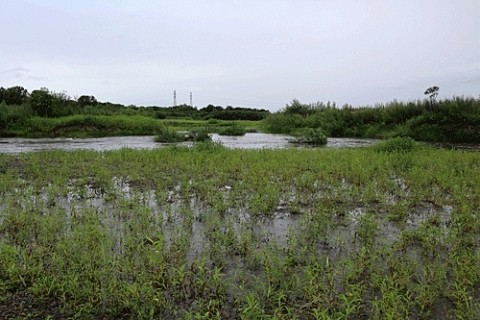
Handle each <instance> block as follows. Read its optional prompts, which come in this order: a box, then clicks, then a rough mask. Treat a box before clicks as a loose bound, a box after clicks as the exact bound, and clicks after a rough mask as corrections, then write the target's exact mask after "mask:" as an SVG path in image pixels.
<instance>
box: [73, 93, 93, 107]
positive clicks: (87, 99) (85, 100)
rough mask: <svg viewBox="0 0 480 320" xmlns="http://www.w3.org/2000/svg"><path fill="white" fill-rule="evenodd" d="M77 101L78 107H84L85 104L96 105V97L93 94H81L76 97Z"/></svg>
mask: <svg viewBox="0 0 480 320" xmlns="http://www.w3.org/2000/svg"><path fill="white" fill-rule="evenodd" d="M77 103H78V105H79V106H80V107H86V106H96V105H97V103H98V101H97V99H95V97H94V96H87V95H83V96H80V97H79V98H78V99H77Z"/></svg>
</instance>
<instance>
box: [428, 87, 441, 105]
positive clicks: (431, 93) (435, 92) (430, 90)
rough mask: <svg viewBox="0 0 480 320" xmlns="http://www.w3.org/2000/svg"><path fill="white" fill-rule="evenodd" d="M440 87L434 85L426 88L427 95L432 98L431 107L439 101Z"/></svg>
mask: <svg viewBox="0 0 480 320" xmlns="http://www.w3.org/2000/svg"><path fill="white" fill-rule="evenodd" d="M439 89H440V88H439V87H437V86H433V87H430V88H428V89H427V90H425V95H428V98H429V100H430V108H432V109H433V107H434V106H435V104H436V103H437V96H438V90H439Z"/></svg>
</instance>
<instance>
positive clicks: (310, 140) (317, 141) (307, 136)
mask: <svg viewBox="0 0 480 320" xmlns="http://www.w3.org/2000/svg"><path fill="white" fill-rule="evenodd" d="M293 142H294V143H299V144H308V145H314V146H323V145H326V144H327V136H326V135H325V133H323V130H322V129H320V128H316V129H313V128H307V129H305V130H303V132H302V133H301V134H300V135H299V136H297V137H296V138H295V139H294V140H293Z"/></svg>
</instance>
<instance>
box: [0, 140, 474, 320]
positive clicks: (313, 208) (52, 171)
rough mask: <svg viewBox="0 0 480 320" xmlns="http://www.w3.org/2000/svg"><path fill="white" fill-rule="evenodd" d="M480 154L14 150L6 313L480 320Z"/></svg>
mask: <svg viewBox="0 0 480 320" xmlns="http://www.w3.org/2000/svg"><path fill="white" fill-rule="evenodd" d="M479 157H480V154H479V153H474V152H459V151H451V150H437V149H428V148H422V147H416V148H414V149H413V150H410V151H409V152H378V150H376V148H375V147H370V148H364V149H342V150H334V149H326V148H322V149H285V150H229V149H226V148H223V147H222V146H220V145H218V144H215V143H213V142H210V143H200V144H196V145H195V146H194V147H193V148H183V147H178V146H173V147H171V148H160V149H156V150H141V151H140V150H130V149H122V150H118V151H111V152H93V151H75V152H63V151H50V152H38V153H28V154H19V155H0V175H1V179H0V199H1V201H0V208H1V210H0V312H1V314H2V315H3V316H4V317H6V318H12V319H15V318H27V319H28V318H30V319H36V318H41V319H45V318H53V319H61V318H78V319H98V318H102V319H159V318H160V319H168V318H171V319H172V318H175V319H261V318H265V319H267V318H268V319H407V318H410V319H477V318H479V317H480V304H479V299H478V297H479V294H480V271H479V269H478V265H479V264H480V250H479V249H480V217H479V214H480V213H479V212H480V210H479V209H480V207H479V204H480V198H479V195H480V178H479V175H478V172H479V170H480V158H479Z"/></svg>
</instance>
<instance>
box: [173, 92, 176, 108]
mask: <svg viewBox="0 0 480 320" xmlns="http://www.w3.org/2000/svg"><path fill="white" fill-rule="evenodd" d="M173 106H174V107H176V106H177V90H173Z"/></svg>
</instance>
